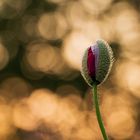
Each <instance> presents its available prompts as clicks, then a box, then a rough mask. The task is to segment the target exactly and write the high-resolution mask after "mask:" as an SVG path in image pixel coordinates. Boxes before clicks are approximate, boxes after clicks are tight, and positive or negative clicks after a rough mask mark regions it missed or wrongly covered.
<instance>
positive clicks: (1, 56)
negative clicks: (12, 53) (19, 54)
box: [0, 43, 9, 69]
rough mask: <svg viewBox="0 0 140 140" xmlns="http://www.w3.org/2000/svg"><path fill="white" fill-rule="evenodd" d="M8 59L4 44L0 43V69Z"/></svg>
mask: <svg viewBox="0 0 140 140" xmlns="http://www.w3.org/2000/svg"><path fill="white" fill-rule="evenodd" d="M8 61H9V54H8V51H7V49H6V48H5V46H3V44H1V43H0V69H3V68H4V67H5V66H6V65H7V63H8Z"/></svg>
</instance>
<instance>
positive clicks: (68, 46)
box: [62, 31, 92, 70]
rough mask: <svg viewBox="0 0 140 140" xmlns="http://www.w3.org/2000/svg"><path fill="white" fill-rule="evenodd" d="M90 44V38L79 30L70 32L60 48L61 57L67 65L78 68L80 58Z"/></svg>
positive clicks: (79, 66)
mask: <svg viewBox="0 0 140 140" xmlns="http://www.w3.org/2000/svg"><path fill="white" fill-rule="evenodd" d="M91 44H92V40H91V39H89V38H87V37H86V36H85V35H84V34H82V33H81V32H80V31H76V32H72V33H71V34H70V35H69V36H68V37H67V38H66V40H65V42H64V46H63V49H62V53H63V57H64V59H65V60H66V61H67V62H68V64H69V66H71V67H72V68H74V69H77V70H80V68H81V59H82V56H83V53H84V51H85V49H86V48H87V47H88V46H90V45H91Z"/></svg>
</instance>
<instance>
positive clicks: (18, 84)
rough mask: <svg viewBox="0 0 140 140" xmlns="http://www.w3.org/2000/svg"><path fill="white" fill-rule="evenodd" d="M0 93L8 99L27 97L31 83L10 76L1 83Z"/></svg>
mask: <svg viewBox="0 0 140 140" xmlns="http://www.w3.org/2000/svg"><path fill="white" fill-rule="evenodd" d="M0 87H1V91H2V93H1V94H2V95H3V96H4V97H5V98H6V99H8V100H12V99H14V100H16V99H21V98H23V97H27V96H28V95H29V93H30V91H31V85H30V84H29V83H27V82H26V81H25V80H23V79H22V78H20V77H16V76H11V77H8V78H6V79H4V80H3V82H2V83H1V86H0Z"/></svg>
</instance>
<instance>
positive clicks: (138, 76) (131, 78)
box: [116, 61, 140, 98]
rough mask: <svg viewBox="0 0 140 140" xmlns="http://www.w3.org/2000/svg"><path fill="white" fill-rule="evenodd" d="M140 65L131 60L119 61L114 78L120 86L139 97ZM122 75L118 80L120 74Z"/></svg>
mask: <svg viewBox="0 0 140 140" xmlns="http://www.w3.org/2000/svg"><path fill="white" fill-rule="evenodd" d="M139 71H140V66H139V64H138V63H134V62H133V61H129V62H122V63H119V65H118V66H117V70H116V79H117V81H118V85H119V86H120V87H123V88H125V89H126V90H129V91H130V92H131V93H132V94H133V95H134V96H136V97H137V98H140V92H139V89H140V73H139ZM122 74H123V77H122V78H121V80H120V77H121V75H122Z"/></svg>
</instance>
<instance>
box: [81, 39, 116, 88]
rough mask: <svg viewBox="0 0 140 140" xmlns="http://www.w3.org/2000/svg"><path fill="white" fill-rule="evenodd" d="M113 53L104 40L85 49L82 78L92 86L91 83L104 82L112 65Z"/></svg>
mask: <svg viewBox="0 0 140 140" xmlns="http://www.w3.org/2000/svg"><path fill="white" fill-rule="evenodd" d="M113 61H114V58H113V52H112V49H111V47H110V46H109V45H108V44H107V43H106V42H105V41H104V40H97V41H96V43H95V44H94V45H93V46H91V47H89V48H87V49H86V51H85V54H84V56H83V60H82V70H81V73H82V76H83V77H84V79H85V80H86V82H87V83H88V84H89V85H90V86H92V85H93V83H96V84H100V83H102V82H104V81H105V79H106V78H107V77H108V74H109V72H110V70H111V67H112V64H113Z"/></svg>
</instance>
